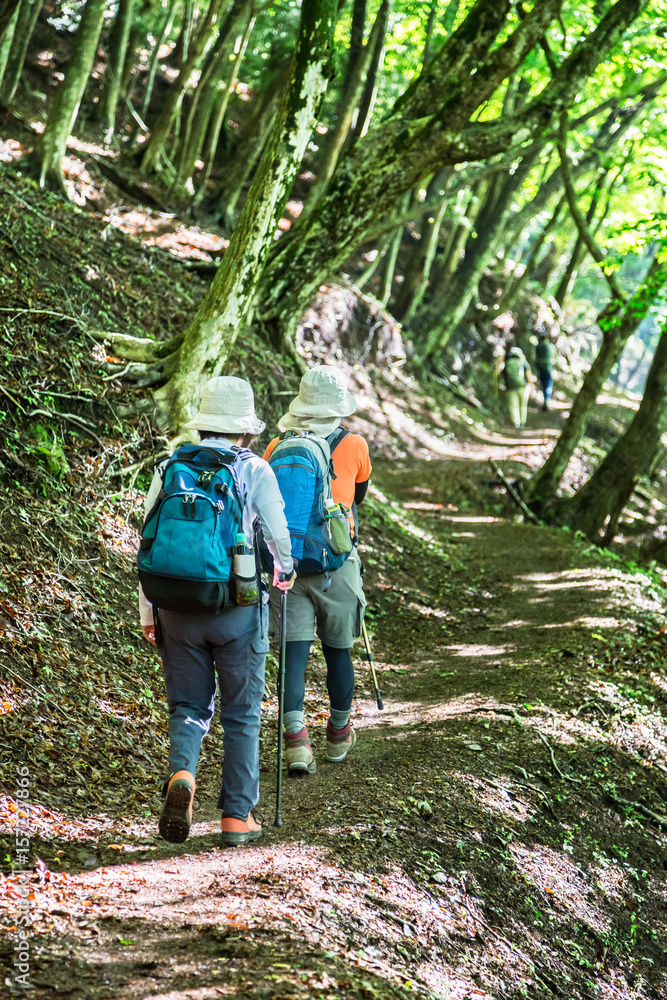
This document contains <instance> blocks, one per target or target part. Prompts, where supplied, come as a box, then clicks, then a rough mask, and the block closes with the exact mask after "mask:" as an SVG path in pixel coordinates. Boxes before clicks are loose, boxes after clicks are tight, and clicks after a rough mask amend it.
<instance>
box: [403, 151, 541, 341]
mask: <svg viewBox="0 0 667 1000" xmlns="http://www.w3.org/2000/svg"><path fill="white" fill-rule="evenodd" d="M540 152H541V151H540V149H539V148H538V149H535V150H534V151H533V153H532V154H531V155H530V156H529V157H528V158H527V159H526V160H522V161H521V163H520V164H519V166H518V167H517V169H516V170H515V171H514V173H513V174H511V175H508V176H507V177H506V178H505V180H504V183H503V185H502V187H501V189H500V191H499V193H498V195H497V197H495V198H493V197H492V196H491V197H490V198H487V201H486V204H485V209H486V211H485V210H482V212H480V215H479V220H478V224H477V227H476V229H477V232H476V235H475V237H474V239H473V240H471V241H469V242H468V245H467V247H466V255H465V259H464V260H463V262H462V263H461V266H460V267H459V269H458V270H457V271H456V273H455V274H454V278H453V280H452V282H451V283H450V285H449V287H448V289H447V291H446V293H445V295H444V298H443V299H436V300H435V301H434V302H433V307H432V309H431V311H430V312H431V317H430V318H431V324H430V326H429V328H428V330H427V332H426V334H425V335H423V334H422V335H421V336H420V342H421V343H420V347H421V349H422V350H423V354H424V357H427V358H428V357H433V355H435V354H438V353H440V351H442V350H443V348H444V347H445V346H446V345H447V343H448V342H449V339H450V337H451V336H452V334H453V333H454V331H455V330H456V328H457V326H458V325H459V323H461V322H462V320H463V318H464V317H465V314H466V312H467V311H468V308H469V306H470V303H471V301H472V298H473V296H474V295H475V293H476V291H477V287H478V285H479V282H480V280H481V278H482V275H483V274H484V271H485V270H486V268H487V267H488V265H489V263H490V262H491V261H492V260H493V258H494V257H495V256H496V254H497V253H498V252H499V250H500V249H501V248H502V247H503V246H504V244H505V243H506V241H507V238H506V229H507V222H508V220H509V219H510V217H511V216H512V215H513V214H514V199H515V196H516V194H517V192H518V191H519V190H520V189H521V187H522V186H523V183H524V181H525V179H526V177H527V176H528V174H529V173H530V171H531V170H532V168H533V166H534V164H535V162H536V161H537V160H538V158H539V156H540ZM422 345H423V347H422Z"/></svg>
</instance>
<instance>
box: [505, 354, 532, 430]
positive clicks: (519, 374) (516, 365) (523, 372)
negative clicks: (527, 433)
mask: <svg viewBox="0 0 667 1000" xmlns="http://www.w3.org/2000/svg"><path fill="white" fill-rule="evenodd" d="M501 374H502V377H503V380H504V382H505V399H506V400H507V409H508V411H509V418H510V422H511V423H512V424H513V425H514V426H515V427H525V425H526V416H527V413H528V396H529V395H530V385H529V383H530V382H531V381H534V379H533V373H532V371H531V370H530V365H529V364H528V362H527V361H526V356H525V354H524V353H523V351H522V350H521V348H520V347H510V348H509V350H508V351H507V354H506V355H505V365H504V367H503V370H502V372H501Z"/></svg>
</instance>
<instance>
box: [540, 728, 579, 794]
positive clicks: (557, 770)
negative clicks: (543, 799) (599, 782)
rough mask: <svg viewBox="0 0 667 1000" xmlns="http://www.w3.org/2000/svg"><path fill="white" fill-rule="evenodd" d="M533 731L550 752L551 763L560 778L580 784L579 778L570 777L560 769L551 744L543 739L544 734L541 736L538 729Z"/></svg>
mask: <svg viewBox="0 0 667 1000" xmlns="http://www.w3.org/2000/svg"><path fill="white" fill-rule="evenodd" d="M535 732H536V733H537V735H538V736H539V738H540V739H541V740H542V742H543V743H544V745H545V747H546V748H547V750H548V751H549V753H550V754H551V763H552V764H553V766H554V770H555V772H556V774H559V775H560V776H561V778H564V779H565V781H572V782H574V783H575V784H577V785H580V784H581V778H572V777H570V775H569V774H565V773H564V772H563V771H561V769H560V768H559V766H558V764H557V763H556V757H555V755H554V752H553V750H552V749H551V744H550V743H548V742H547V740H546V739H545V737H544V736H542V733H541V732H540V731H539V729H536V730H535Z"/></svg>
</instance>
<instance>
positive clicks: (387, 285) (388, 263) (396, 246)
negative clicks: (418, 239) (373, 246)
mask: <svg viewBox="0 0 667 1000" xmlns="http://www.w3.org/2000/svg"><path fill="white" fill-rule="evenodd" d="M409 203H410V195H409V194H406V195H405V196H404V198H403V205H402V206H401V207H405V208H407V207H408V205H409ZM404 231H405V227H404V226H399V227H398V229H397V230H396V232H395V233H394V235H393V237H392V240H391V243H390V244H389V250H388V251H387V254H386V256H385V259H384V267H383V269H382V282H381V284H380V291H379V292H378V300H379V301H380V302H381V303H382V306H383V307H385V306H386V305H387V303H388V302H389V299H390V297H391V286H392V284H393V281H394V272H395V271H396V260H397V258H398V251H399V250H400V249H401V241H402V239H403V233H404Z"/></svg>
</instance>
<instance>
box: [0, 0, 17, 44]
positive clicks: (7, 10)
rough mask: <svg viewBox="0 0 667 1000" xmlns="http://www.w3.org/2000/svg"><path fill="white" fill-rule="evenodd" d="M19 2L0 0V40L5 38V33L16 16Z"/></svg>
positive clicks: (15, 0)
mask: <svg viewBox="0 0 667 1000" xmlns="http://www.w3.org/2000/svg"><path fill="white" fill-rule="evenodd" d="M20 3H21V0H0V40H2V39H3V38H4V37H5V32H6V31H7V28H8V27H9V25H10V24H11V22H12V20H13V19H14V17H15V16H18V8H19V4H20Z"/></svg>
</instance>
